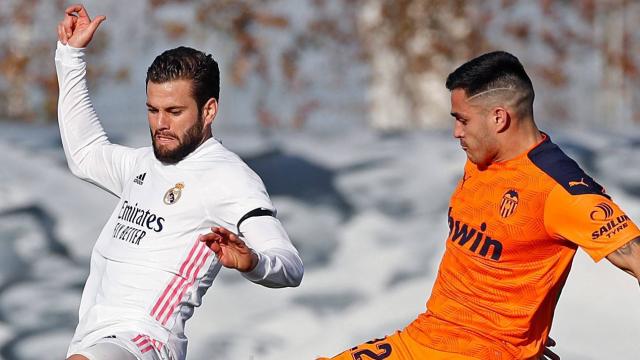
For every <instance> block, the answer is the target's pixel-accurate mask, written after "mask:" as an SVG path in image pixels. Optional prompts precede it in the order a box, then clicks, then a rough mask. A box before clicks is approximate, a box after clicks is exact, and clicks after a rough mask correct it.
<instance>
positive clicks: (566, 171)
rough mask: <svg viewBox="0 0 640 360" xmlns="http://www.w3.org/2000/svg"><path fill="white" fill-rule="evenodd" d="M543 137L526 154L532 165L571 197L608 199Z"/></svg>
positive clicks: (554, 145) (556, 146)
mask: <svg viewBox="0 0 640 360" xmlns="http://www.w3.org/2000/svg"><path fill="white" fill-rule="evenodd" d="M544 135H545V136H546V139H544V141H542V142H541V143H540V144H539V145H538V146H536V147H535V148H533V149H532V150H531V151H529V153H528V154H527V156H528V157H529V159H530V160H531V162H532V163H533V164H534V165H536V166H537V167H538V168H539V169H540V170H542V171H544V172H545V173H546V174H547V175H549V176H551V177H552V178H553V179H554V180H555V181H556V182H557V183H558V184H560V185H562V187H564V188H565V190H567V192H569V193H570V194H571V195H582V194H595V195H602V196H604V197H606V198H608V199H610V197H609V195H607V194H606V193H605V191H604V188H603V187H602V186H601V185H600V184H598V183H597V182H596V181H595V180H593V178H592V177H591V176H589V175H587V174H586V173H585V172H584V170H582V169H581V168H580V166H579V165H578V164H577V163H576V162H575V161H574V160H573V159H571V158H570V157H569V156H567V154H565V153H564V152H563V151H562V150H561V149H560V147H558V145H556V144H555V143H553V142H552V141H551V138H550V137H549V135H547V134H544Z"/></svg>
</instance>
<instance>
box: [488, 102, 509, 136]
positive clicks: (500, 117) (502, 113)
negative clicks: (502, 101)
mask: <svg viewBox="0 0 640 360" xmlns="http://www.w3.org/2000/svg"><path fill="white" fill-rule="evenodd" d="M491 117H492V119H491V120H492V121H493V125H494V127H495V130H496V133H501V132H504V131H506V130H507V129H508V128H509V126H510V125H511V115H510V114H509V111H507V109H505V108H503V107H496V108H494V109H493V113H492V114H491Z"/></svg>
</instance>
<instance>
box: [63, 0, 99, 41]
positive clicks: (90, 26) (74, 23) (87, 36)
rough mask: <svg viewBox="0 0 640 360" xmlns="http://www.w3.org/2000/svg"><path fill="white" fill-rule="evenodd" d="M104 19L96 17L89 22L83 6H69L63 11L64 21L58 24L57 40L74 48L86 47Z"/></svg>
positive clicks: (89, 19)
mask: <svg viewBox="0 0 640 360" xmlns="http://www.w3.org/2000/svg"><path fill="white" fill-rule="evenodd" d="M106 19H107V17H106V16H98V17H96V18H95V19H93V20H91V18H90V17H89V14H88V13H87V10H86V9H85V8H84V6H82V5H80V4H76V5H71V6H69V7H68V8H67V9H66V10H65V11H64V19H63V20H62V21H61V22H60V23H58V40H60V42H61V43H63V44H65V45H66V44H69V45H70V46H73V47H75V48H83V47H86V46H87V45H88V44H89V42H91V39H92V38H93V34H95V32H96V30H97V29H98V26H99V25H100V24H101V23H102V22H103V21H104V20H106Z"/></svg>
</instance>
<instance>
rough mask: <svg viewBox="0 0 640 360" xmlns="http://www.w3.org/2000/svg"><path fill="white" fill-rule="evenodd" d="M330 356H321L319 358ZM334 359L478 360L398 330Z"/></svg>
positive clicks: (321, 359)
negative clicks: (432, 344) (431, 345)
mask: <svg viewBox="0 0 640 360" xmlns="http://www.w3.org/2000/svg"><path fill="white" fill-rule="evenodd" d="M323 359H325V360H328V359H329V358H319V359H318V360H323ZM331 359H332V360H383V359H384V360H413V359H429V360H478V359H476V358H472V357H469V356H465V355H460V354H454V353H449V352H443V351H438V350H434V349H430V348H428V347H426V346H424V345H422V344H419V343H418V342H416V341H415V340H413V338H411V336H409V334H407V332H406V331H396V332H395V334H393V335H389V336H386V337H384V338H383V339H376V340H371V341H367V342H366V343H364V344H361V345H358V346H356V347H353V348H351V349H349V350H346V351H344V352H342V353H340V354H338V355H336V356H334V357H332V358H331Z"/></svg>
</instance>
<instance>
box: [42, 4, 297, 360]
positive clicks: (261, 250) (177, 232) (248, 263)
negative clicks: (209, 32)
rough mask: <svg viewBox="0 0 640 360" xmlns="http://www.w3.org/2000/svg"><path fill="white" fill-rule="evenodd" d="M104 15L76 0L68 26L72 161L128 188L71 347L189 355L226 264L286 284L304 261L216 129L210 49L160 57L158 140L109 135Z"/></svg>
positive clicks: (152, 83) (63, 66) (154, 107)
mask: <svg viewBox="0 0 640 360" xmlns="http://www.w3.org/2000/svg"><path fill="white" fill-rule="evenodd" d="M104 20H105V17H104V16H99V17H96V18H95V19H94V20H93V21H92V20H91V19H90V18H89V15H88V14H87V12H86V10H85V9H84V7H83V6H81V5H73V6H71V7H69V8H67V10H66V11H65V16H64V20H63V21H62V22H60V24H59V25H58V40H59V41H58V46H57V50H56V55H55V62H56V70H57V75H58V82H59V86H60V98H59V102H58V119H59V125H60V134H61V137H62V143H63V147H64V151H65V155H66V157H67V161H68V164H69V168H70V169H71V171H72V172H73V174H75V175H76V176H78V177H80V178H82V179H84V180H87V181H89V182H92V183H94V184H96V185H98V186H99V187H101V188H103V189H105V190H107V191H109V192H111V193H113V194H114V195H116V196H118V197H119V198H120V201H119V203H118V205H117V206H116V208H115V210H114V211H113V214H112V215H111V217H110V218H109V220H108V221H107V223H106V225H105V226H104V228H103V230H102V232H101V233H100V236H99V237H98V240H97V242H96V244H95V246H94V248H93V252H92V254H91V268H90V273H89V277H88V279H87V282H86V284H85V287H84V290H83V293H82V300H81V303H80V309H79V323H78V326H77V328H76V331H75V334H74V336H73V339H72V341H71V344H70V346H69V350H68V352H67V357H68V359H70V360H85V359H89V360H94V359H97V360H103V359H144V360H147V359H149V360H151V359H153V360H155V359H163V360H169V359H171V360H178V359H185V357H186V350H187V339H186V337H185V334H184V325H185V322H186V320H187V319H189V318H190V317H191V315H192V314H193V311H194V307H196V306H199V305H200V303H201V299H202V296H203V295H204V293H205V292H206V290H207V289H208V288H209V287H210V286H211V284H212V282H213V280H214V278H215V277H216V275H217V273H218V271H219V270H220V268H221V267H222V266H224V267H227V268H231V269H237V270H238V271H240V272H241V273H242V275H243V276H244V277H246V278H247V279H249V280H251V281H253V282H255V283H258V284H261V285H264V286H267V287H274V288H275V287H287V286H298V285H299V284H300V281H301V280H302V275H303V266H302V261H301V260H300V257H299V255H298V252H297V251H296V249H295V248H294V247H293V245H292V244H291V241H290V240H289V238H288V236H287V234H286V232H285V230H284V229H283V227H282V225H281V224H280V222H279V221H278V219H277V218H276V217H275V209H274V207H273V205H272V203H271V201H270V199H269V196H268V194H267V192H266V190H265V188H264V185H263V183H262V181H261V180H260V178H259V177H258V176H257V175H256V174H255V173H254V172H253V171H251V170H250V169H249V167H248V166H247V165H246V164H245V163H244V162H242V160H240V158H239V157H238V156H237V155H235V154H234V153H232V152H230V151H229V150H227V149H225V148H224V147H223V146H222V144H220V142H218V141H217V140H216V139H214V138H213V137H212V134H211V127H210V126H211V123H212V121H213V119H214V118H215V116H216V113H217V110H218V96H219V76H220V75H219V70H218V64H217V63H216V62H215V61H214V60H213V59H212V57H211V56H210V55H207V54H204V53H202V52H200V51H197V50H194V49H191V48H186V47H179V48H176V49H172V50H168V51H165V52H164V53H163V54H161V55H160V56H158V57H157V58H156V59H155V60H154V62H153V64H152V65H151V66H150V67H149V70H148V71H147V108H148V121H149V127H150V130H151V136H152V143H153V146H152V147H148V148H141V149H131V148H127V147H124V146H120V145H116V144H112V143H110V142H109V141H108V139H107V136H106V135H105V133H104V131H103V129H102V127H101V125H100V122H99V120H98V117H97V115H96V113H95V111H94V109H93V106H92V104H91V101H90V99H89V93H88V90H87V84H86V79H85V75H86V64H85V61H84V54H85V51H84V48H85V47H86V46H87V45H88V44H89V42H90V41H91V38H92V37H93V34H94V33H95V31H96V29H97V28H98V26H99V25H100V23H102V21H104ZM236 234H238V235H236Z"/></svg>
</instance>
